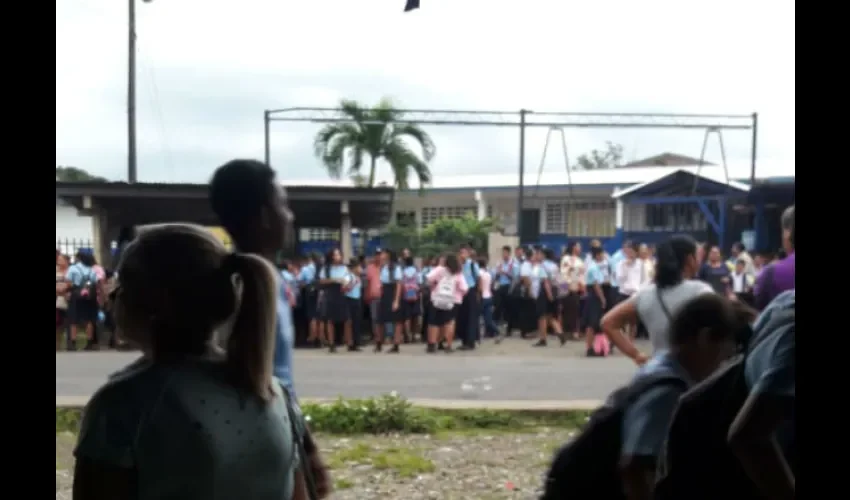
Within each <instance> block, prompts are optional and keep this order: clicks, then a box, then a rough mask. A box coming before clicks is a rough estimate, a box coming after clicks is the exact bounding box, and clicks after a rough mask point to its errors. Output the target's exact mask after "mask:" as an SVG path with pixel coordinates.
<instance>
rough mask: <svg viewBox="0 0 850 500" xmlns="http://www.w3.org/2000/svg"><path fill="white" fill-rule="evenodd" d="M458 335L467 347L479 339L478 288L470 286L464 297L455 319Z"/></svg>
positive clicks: (473, 344) (472, 345)
mask: <svg viewBox="0 0 850 500" xmlns="http://www.w3.org/2000/svg"><path fill="white" fill-rule="evenodd" d="M455 329H456V332H457V336H458V338H459V339H461V341H462V342H463V345H465V346H467V347H475V343H476V342H477V341H478V288H477V287H470V288H469V291H468V292H466V295H464V297H463V302H462V303H461V304H460V309H459V310H458V313H457V319H456V320H455Z"/></svg>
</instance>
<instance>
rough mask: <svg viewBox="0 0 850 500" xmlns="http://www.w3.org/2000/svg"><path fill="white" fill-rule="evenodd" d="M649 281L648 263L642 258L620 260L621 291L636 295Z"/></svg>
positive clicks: (618, 271)
mask: <svg viewBox="0 0 850 500" xmlns="http://www.w3.org/2000/svg"><path fill="white" fill-rule="evenodd" d="M648 282H649V278H648V276H647V273H646V265H645V263H644V261H642V260H641V259H635V260H633V261H631V262H629V261H628V260H625V259H624V260H622V261H620V265H619V266H617V283H619V284H620V293H621V294H623V295H634V294H635V293H637V291H638V290H640V288H641V287H642V286H643V285H644V284H645V283H648Z"/></svg>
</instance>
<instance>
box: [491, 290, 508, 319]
mask: <svg viewBox="0 0 850 500" xmlns="http://www.w3.org/2000/svg"><path fill="white" fill-rule="evenodd" d="M510 289H511V286H510V285H502V286H500V287H499V288H497V289H496V291H495V292H493V321H495V322H496V323H500V322H502V321H504V322H507V321H508V310H507V305H508V298H509V297H508V295H509V291H510Z"/></svg>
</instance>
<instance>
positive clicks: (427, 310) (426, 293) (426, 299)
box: [419, 266, 432, 332]
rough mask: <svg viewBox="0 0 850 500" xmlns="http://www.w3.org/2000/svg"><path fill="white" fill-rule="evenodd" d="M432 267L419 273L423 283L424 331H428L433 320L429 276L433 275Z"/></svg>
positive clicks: (426, 267)
mask: <svg viewBox="0 0 850 500" xmlns="http://www.w3.org/2000/svg"><path fill="white" fill-rule="evenodd" d="M431 269H432V268H431V266H425V267H423V268H422V270H421V271H420V272H419V282H420V283H421V288H420V290H421V292H422V300H421V304H422V331H423V332H424V331H426V330H427V329H428V325H429V324H430V320H431V314H432V312H431V307H432V306H431V287H430V286H429V284H428V274H430V273H431Z"/></svg>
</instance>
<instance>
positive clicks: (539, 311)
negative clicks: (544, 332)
mask: <svg viewBox="0 0 850 500" xmlns="http://www.w3.org/2000/svg"><path fill="white" fill-rule="evenodd" d="M547 279H549V274H548V273H547V271H546V266H545V264H544V263H538V264H534V265H533V266H532V271H531V276H530V277H529V280H530V282H531V286H530V293H531V297H532V299H533V300H534V313H533V325H534V327H535V328H534V329H536V327H537V322H538V321H539V320H540V318H542V317H543V316H546V315H547V314H549V311H550V309H551V301H550V300H549V297H548V296H547V295H546V290H544V289H543V286H544V285H543V283H544V282H545V281H546V280H547ZM530 319H531V318H530ZM531 325H532V322H531V321H530V322H529V325H528V326H531ZM529 331H531V330H529Z"/></svg>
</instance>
